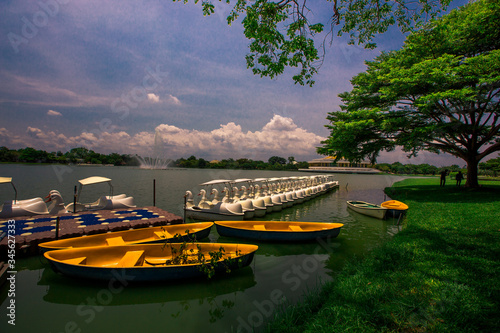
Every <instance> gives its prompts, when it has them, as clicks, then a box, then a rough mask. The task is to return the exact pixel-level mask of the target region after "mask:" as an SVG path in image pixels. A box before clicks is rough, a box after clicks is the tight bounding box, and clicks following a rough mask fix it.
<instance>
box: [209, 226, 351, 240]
mask: <svg viewBox="0 0 500 333" xmlns="http://www.w3.org/2000/svg"><path fill="white" fill-rule="evenodd" d="M215 226H216V228H217V232H218V233H219V235H221V236H224V237H234V238H244V239H250V240H257V241H263V242H310V241H314V240H317V239H320V238H335V237H337V236H338V235H339V233H340V229H341V227H342V226H343V224H341V223H316V222H278V221H248V222H246V221H244V222H239V221H228V222H223V221H215ZM255 226H258V229H256V227H255ZM290 226H292V227H290ZM292 228H293V229H295V230H293V229H292ZM299 229H302V230H299Z"/></svg>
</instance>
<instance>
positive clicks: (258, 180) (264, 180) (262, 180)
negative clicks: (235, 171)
mask: <svg viewBox="0 0 500 333" xmlns="http://www.w3.org/2000/svg"><path fill="white" fill-rule="evenodd" d="M253 181H254V182H267V181H268V178H255V179H254V180H253Z"/></svg>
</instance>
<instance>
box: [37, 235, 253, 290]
mask: <svg viewBox="0 0 500 333" xmlns="http://www.w3.org/2000/svg"><path fill="white" fill-rule="evenodd" d="M181 245H182V244H178V243H175V244H172V246H173V247H175V248H176V249H177V251H179V248H180V246H181ZM198 245H199V246H200V248H201V249H202V252H203V253H204V254H208V252H209V251H217V250H218V249H219V248H220V246H222V247H224V249H225V251H226V253H228V252H233V253H234V251H235V250H238V248H239V249H241V251H242V252H241V254H240V255H234V256H233V257H232V259H231V260H230V261H228V262H225V263H223V262H222V261H219V262H217V263H216V264H215V267H214V268H215V273H216V274H217V273H220V272H222V271H226V269H227V268H229V269H231V270H233V269H237V268H242V267H245V266H248V265H250V263H251V262H252V260H253V257H254V254H255V252H256V251H257V249H258V247H257V246H255V245H246V244H219V243H195V244H188V245H187V251H189V249H191V248H193V249H196V247H197V246H198ZM130 252H142V253H143V254H142V257H141V258H140V259H139V260H140V261H142V264H141V263H140V264H135V265H133V264H132V265H130V266H125V267H120V258H123V257H124V256H126V255H127V254H128V253H130ZM171 255H172V253H171V249H170V246H165V245H163V244H146V245H140V244H139V245H127V246H115V247H111V248H105V247H93V248H82V249H65V250H56V251H48V252H46V253H44V256H45V258H47V260H48V261H49V263H50V266H51V267H52V269H53V270H54V271H55V272H58V273H61V274H63V275H67V276H69V277H73V278H80V279H90V280H103V281H117V280H119V281H130V282H148V281H173V280H184V279H191V278H201V277H204V276H206V274H205V273H204V272H203V271H202V265H201V264H184V265H159V266H158V265H151V264H150V263H149V262H148V259H149V260H158V258H164V257H165V258H167V257H169V256H171ZM82 258H85V259H82ZM80 259H82V260H83V261H84V263H83V264H75V263H74V262H77V261H78V260H80Z"/></svg>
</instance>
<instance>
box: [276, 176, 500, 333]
mask: <svg viewBox="0 0 500 333" xmlns="http://www.w3.org/2000/svg"><path fill="white" fill-rule="evenodd" d="M436 184H437V183H436V179H435V178H433V179H425V178H419V179H406V180H404V181H402V182H399V183H396V184H394V186H393V187H391V188H388V189H386V192H387V194H388V195H389V196H390V197H391V198H393V199H396V200H400V201H403V202H405V203H406V204H408V205H409V207H410V209H409V211H408V214H407V218H406V220H405V228H404V230H403V231H401V232H400V233H399V234H397V235H396V236H395V237H394V238H393V239H392V240H391V241H389V242H388V243H386V244H384V245H382V246H381V247H380V248H378V249H376V250H374V251H373V252H372V253H370V254H369V255H368V256H367V257H365V258H364V259H362V260H358V261H353V262H349V263H348V264H347V265H346V267H345V268H344V269H343V270H342V271H341V272H340V273H339V274H338V275H337V276H336V277H335V279H334V281H332V282H329V283H327V284H325V285H324V286H323V287H322V288H321V289H320V290H316V291H312V292H311V293H310V294H309V295H307V296H306V297H305V299H304V301H303V302H302V303H301V304H298V305H297V306H294V307H291V308H289V309H288V311H285V312H282V313H280V314H278V315H277V316H276V318H275V320H274V321H273V322H272V323H271V324H270V325H269V327H268V331H269V332H334V331H335V332H495V331H496V332H498V327H500V320H499V319H500V308H499V303H500V292H499V290H500V263H499V262H500V261H499V258H500V242H499V240H500V237H499V235H500V184H499V183H498V182H495V181H492V182H481V184H482V185H483V187H482V188H480V189H466V188H463V187H461V188H457V187H456V186H454V182H453V183H451V184H450V183H449V185H447V186H445V187H439V186H438V185H436Z"/></svg>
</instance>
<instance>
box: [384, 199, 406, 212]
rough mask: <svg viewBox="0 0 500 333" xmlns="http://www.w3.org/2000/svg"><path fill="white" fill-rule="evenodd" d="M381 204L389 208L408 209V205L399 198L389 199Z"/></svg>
mask: <svg viewBox="0 0 500 333" xmlns="http://www.w3.org/2000/svg"><path fill="white" fill-rule="evenodd" d="M380 206H382V207H385V208H387V209H395V210H408V205H407V204H405V203H403V202H401V201H397V200H389V201H385V202H382V203H381V204H380Z"/></svg>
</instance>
